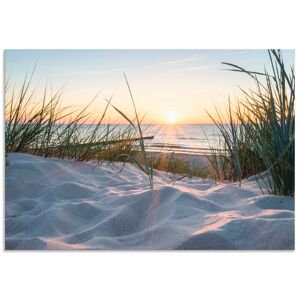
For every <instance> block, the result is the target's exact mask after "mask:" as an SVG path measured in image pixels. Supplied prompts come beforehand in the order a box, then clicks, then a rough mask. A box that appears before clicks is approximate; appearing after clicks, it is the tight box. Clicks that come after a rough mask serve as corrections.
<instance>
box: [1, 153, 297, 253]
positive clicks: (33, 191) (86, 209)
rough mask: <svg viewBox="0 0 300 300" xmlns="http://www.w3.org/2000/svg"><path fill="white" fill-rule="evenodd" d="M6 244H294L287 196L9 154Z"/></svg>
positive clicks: (249, 184) (250, 185) (246, 185)
mask: <svg viewBox="0 0 300 300" xmlns="http://www.w3.org/2000/svg"><path fill="white" fill-rule="evenodd" d="M8 161H9V165H8V166H7V167H6V169H5V171H6V177H5V195H6V203H5V247H6V249H68V250H69V249H103V250H109V249H113V250H122V249H129V250H139V249H143V250H154V249H190V250H195V249H216V250H218V249H294V199H293V198H291V197H283V196H271V195H262V194H261V192H260V189H259V187H258V186H257V183H256V180H255V179H254V178H252V179H249V180H246V181H244V182H243V184H242V187H241V188H240V187H238V186H237V185H236V184H228V183H227V184H225V183H218V184H216V183H215V182H214V181H213V180H203V179H201V178H195V177H194V178H192V179H190V178H185V179H183V180H182V181H180V182H176V183H175V185H174V186H173V185H172V183H171V180H170V177H171V175H170V174H167V173H165V172H160V171H156V172H155V174H154V180H155V181H154V189H153V190H149V189H148V187H147V182H146V180H145V176H144V174H142V173H141V171H140V170H139V169H138V168H136V167H135V166H133V165H130V164H127V165H126V166H125V167H124V169H123V171H122V172H121V173H118V170H120V168H121V166H122V164H121V163H115V164H109V165H102V166H101V167H95V166H94V165H93V163H92V162H91V163H76V162H72V161H68V160H59V159H45V158H41V157H35V156H32V155H29V154H21V153H11V154H9V156H8Z"/></svg>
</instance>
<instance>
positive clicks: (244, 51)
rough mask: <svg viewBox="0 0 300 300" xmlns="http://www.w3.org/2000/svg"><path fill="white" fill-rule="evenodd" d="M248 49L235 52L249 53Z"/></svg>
mask: <svg viewBox="0 0 300 300" xmlns="http://www.w3.org/2000/svg"><path fill="white" fill-rule="evenodd" d="M248 52H249V51H248V50H241V51H236V52H235V54H245V53H248Z"/></svg>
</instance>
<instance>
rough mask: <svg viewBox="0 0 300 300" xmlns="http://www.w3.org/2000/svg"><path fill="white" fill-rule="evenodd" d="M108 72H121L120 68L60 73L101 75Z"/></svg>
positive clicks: (64, 73)
mask: <svg viewBox="0 0 300 300" xmlns="http://www.w3.org/2000/svg"><path fill="white" fill-rule="evenodd" d="M110 72H121V69H109V70H100V71H82V72H77V71H76V72H63V73H60V75H75V76H78V75H81V76H93V75H103V74H106V73H110Z"/></svg>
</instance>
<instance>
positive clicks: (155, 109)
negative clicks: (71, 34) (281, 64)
mask: <svg viewBox="0 0 300 300" xmlns="http://www.w3.org/2000/svg"><path fill="white" fill-rule="evenodd" d="M283 57H284V61H285V63H286V65H287V66H292V65H294V57H295V52H294V50H283ZM222 62H230V63H233V64H236V65H239V66H242V67H244V68H246V69H250V70H255V71H263V70H264V67H266V68H267V69H268V68H269V67H270V65H269V58H268V53H267V50H261V49H260V50H255V49H251V50H244V49H234V50H196V49H195V50H6V51H5V75H6V79H7V80H8V82H9V83H10V86H15V87H16V88H18V87H20V85H21V83H22V81H23V80H24V77H25V75H26V73H27V72H31V71H32V70H33V68H34V66H35V65H36V70H35V73H34V77H33V82H32V89H33V88H35V87H37V91H40V92H41V91H42V90H43V89H44V87H45V85H46V83H48V86H49V83H51V86H52V89H53V90H58V89H60V88H63V103H64V104H65V105H66V106H68V105H72V106H74V107H77V106H78V107H82V106H84V105H86V104H88V103H89V102H90V101H91V100H92V99H93V98H94V97H95V96H96V95H97V94H98V93H99V94H98V96H97V98H96V100H95V101H94V102H93V107H92V109H93V111H95V113H96V114H97V113H98V111H99V115H100V114H101V113H102V111H103V109H104V107H105V105H106V101H105V99H109V98H111V97H112V103H113V104H114V105H115V106H116V107H118V108H119V109H120V110H122V111H123V112H125V113H126V114H127V115H129V116H130V117H132V116H133V114H134V111H133V107H132V104H131V100H130V94H129V91H128V88H127V86H126V82H125V79H124V75H123V74H124V73H125V74H126V76H127V78H128V81H129V84H130V87H131V90H132V94H133V97H134V99H135V102H136V106H137V110H138V112H139V114H140V115H144V114H145V118H144V120H143V122H144V123H146V124H166V123H167V124H168V123H178V124H207V123H211V122H212V121H211V119H210V118H209V116H208V114H207V111H208V112H210V113H212V114H213V115H214V113H215V107H217V108H218V109H219V110H220V111H223V110H224V108H225V107H226V103H227V101H228V97H229V96H230V98H231V99H232V100H233V101H235V100H236V99H237V98H240V97H241V96H242V95H241V92H240V89H239V87H243V88H248V87H249V88H251V87H253V83H252V81H251V80H250V79H249V77H248V76H246V75H244V74H241V73H238V72H230V71H228V70H224V69H226V68H227V67H226V66H224V65H222ZM37 95H38V92H37ZM37 97H38V96H37ZM106 121H107V122H113V123H114V122H120V123H122V122H125V120H124V119H123V118H122V117H121V116H120V115H119V114H118V113H117V112H116V111H114V110H113V109H112V108H110V109H109V111H108V114H107V119H106Z"/></svg>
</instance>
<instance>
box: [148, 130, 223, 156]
mask: <svg viewBox="0 0 300 300" xmlns="http://www.w3.org/2000/svg"><path fill="white" fill-rule="evenodd" d="M143 131H144V132H145V133H146V134H145V135H147V136H151V135H154V139H153V140H151V141H147V142H146V145H147V149H148V150H151V151H154V152H156V151H157V152H171V151H172V152H173V151H174V152H175V153H183V154H209V153H210V152H211V149H212V148H214V149H218V147H219V141H220V139H222V136H221V134H220V131H219V130H218V127H217V126H216V125H214V124H193V125H143Z"/></svg>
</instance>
